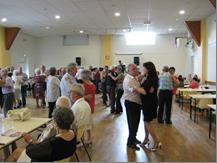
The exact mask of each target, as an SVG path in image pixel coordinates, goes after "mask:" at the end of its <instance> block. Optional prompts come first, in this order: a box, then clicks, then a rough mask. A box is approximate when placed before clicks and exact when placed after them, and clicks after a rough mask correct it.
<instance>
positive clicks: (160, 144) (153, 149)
mask: <svg viewBox="0 0 217 163" xmlns="http://www.w3.org/2000/svg"><path fill="white" fill-rule="evenodd" d="M158 148H159V149H161V148H162V143H161V142H159V143H158V144H156V145H154V147H152V148H151V151H152V152H155V151H156V150H157V149H158Z"/></svg>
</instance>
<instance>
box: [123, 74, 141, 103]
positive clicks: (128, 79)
mask: <svg viewBox="0 0 217 163" xmlns="http://www.w3.org/2000/svg"><path fill="white" fill-rule="evenodd" d="M135 87H140V83H139V81H138V80H137V79H136V78H135V77H133V76H131V75H129V74H127V75H126V76H125V78H124V81H123V88H124V95H123V98H124V99H125V100H128V101H131V102H135V103H137V104H142V103H141V97H140V94H139V93H137V92H135V91H134V88H135Z"/></svg>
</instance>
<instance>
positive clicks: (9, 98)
mask: <svg viewBox="0 0 217 163" xmlns="http://www.w3.org/2000/svg"><path fill="white" fill-rule="evenodd" d="M3 100H4V103H3V109H4V117H6V116H7V113H8V111H9V110H12V109H13V104H14V100H15V97H14V93H8V94H4V95H3Z"/></svg>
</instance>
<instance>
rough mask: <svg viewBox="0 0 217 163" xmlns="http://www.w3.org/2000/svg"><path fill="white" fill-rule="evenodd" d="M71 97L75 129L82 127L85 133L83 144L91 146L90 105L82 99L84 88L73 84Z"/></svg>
mask: <svg viewBox="0 0 217 163" xmlns="http://www.w3.org/2000/svg"><path fill="white" fill-rule="evenodd" d="M71 97H72V102H73V105H72V108H71V109H72V111H73V113H74V115H75V122H74V124H75V125H76V127H77V128H80V127H84V128H85V130H86V132H85V135H84V142H85V144H92V141H91V128H92V117H91V108H90V105H89V104H88V103H87V101H85V99H84V87H83V85H82V84H73V86H72V89H71Z"/></svg>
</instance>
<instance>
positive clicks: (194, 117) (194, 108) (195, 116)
mask: <svg viewBox="0 0 217 163" xmlns="http://www.w3.org/2000/svg"><path fill="white" fill-rule="evenodd" d="M196 111H197V109H196V99H194V122H196Z"/></svg>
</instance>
